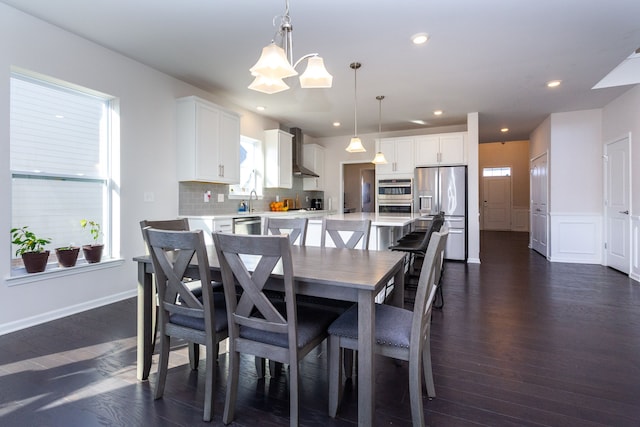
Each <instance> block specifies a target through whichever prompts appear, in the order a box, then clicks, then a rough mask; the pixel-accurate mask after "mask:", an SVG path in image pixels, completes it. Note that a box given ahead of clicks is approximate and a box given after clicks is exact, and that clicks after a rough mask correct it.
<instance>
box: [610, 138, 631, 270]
mask: <svg viewBox="0 0 640 427" xmlns="http://www.w3.org/2000/svg"><path fill="white" fill-rule="evenodd" d="M605 150H606V156H605V182H606V190H605V191H606V194H605V233H606V249H605V254H606V258H607V259H606V264H607V265H608V266H609V267H612V268H615V269H616V270H620V271H622V272H624V273H627V274H629V266H630V263H631V254H630V249H631V232H630V229H631V226H630V219H629V209H630V206H631V200H630V198H631V189H630V186H631V180H630V177H631V171H630V162H629V138H628V137H625V138H622V139H619V140H617V141H615V142H612V143H610V144H607V145H606V147H605Z"/></svg>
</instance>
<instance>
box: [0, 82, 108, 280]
mask: <svg viewBox="0 0 640 427" xmlns="http://www.w3.org/2000/svg"><path fill="white" fill-rule="evenodd" d="M10 102H11V117H10V126H11V130H10V157H11V158H10V162H11V176H12V184H11V185H12V187H11V190H12V197H11V207H12V210H11V215H12V217H11V226H12V228H13V227H22V226H28V227H29V229H30V230H31V231H33V232H34V233H36V235H38V237H43V238H49V239H51V243H50V244H49V245H48V246H47V249H49V250H52V249H53V248H56V247H62V246H70V245H73V246H81V245H83V244H89V243H92V240H91V236H90V234H89V232H88V230H86V229H82V228H81V226H80V220H81V219H88V220H93V221H96V222H99V223H100V225H101V228H102V233H103V234H102V236H101V239H100V242H101V243H104V244H105V248H104V252H103V257H105V258H109V257H111V255H112V247H113V245H112V240H111V229H112V228H111V217H112V212H111V208H112V190H113V187H114V186H113V177H112V171H113V170H114V165H113V163H112V161H111V160H112V159H111V155H110V154H111V148H112V141H113V140H114V138H113V135H115V134H117V129H115V128H116V126H115V125H114V123H117V120H115V119H116V117H117V115H116V114H115V108H116V101H115V100H114V99H113V98H112V97H109V96H106V95H102V94H98V93H96V92H94V91H91V90H87V89H84V88H78V87H76V86H72V85H70V84H66V83H61V82H57V81H56V82H53V81H52V80H50V79H46V78H42V77H40V76H38V77H34V76H31V75H27V74H23V73H16V72H14V73H12V74H11V96H10ZM15 250H16V248H15V247H14V248H12V252H11V253H12V256H13V257H15ZM81 256H82V255H81ZM55 261H56V260H55V254H54V253H53V251H52V255H51V256H50V258H49V262H50V263H51V262H55ZM12 265H13V266H14V267H17V266H21V265H22V262H21V260H20V259H19V258H16V259H14V260H13V263H12ZM18 274H19V272H18Z"/></svg>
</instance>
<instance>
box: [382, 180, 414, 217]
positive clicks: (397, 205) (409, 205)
mask: <svg viewBox="0 0 640 427" xmlns="http://www.w3.org/2000/svg"><path fill="white" fill-rule="evenodd" d="M377 204H378V213H379V214H390V213H393V214H407V215H410V214H411V213H412V212H413V180H412V179H411V178H396V179H380V180H378V197H377Z"/></svg>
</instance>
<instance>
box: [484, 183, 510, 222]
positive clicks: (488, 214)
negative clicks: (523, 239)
mask: <svg viewBox="0 0 640 427" xmlns="http://www.w3.org/2000/svg"><path fill="white" fill-rule="evenodd" d="M482 196H483V198H484V199H483V209H482V218H483V219H482V228H483V229H484V230H511V177H510V176H485V177H483V178H482Z"/></svg>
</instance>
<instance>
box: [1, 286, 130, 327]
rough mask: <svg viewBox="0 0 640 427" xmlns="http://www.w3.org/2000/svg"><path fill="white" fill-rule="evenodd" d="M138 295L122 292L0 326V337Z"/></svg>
mask: <svg viewBox="0 0 640 427" xmlns="http://www.w3.org/2000/svg"><path fill="white" fill-rule="evenodd" d="M137 294H138V292H137V290H136V289H132V290H130V291H126V292H121V293H119V294H114V295H109V296H107V297H104V298H99V299H96V300H92V301H86V302H84V303H82V304H76V305H72V306H69V307H64V308H62V309H60V310H54V311H49V312H47V313H42V314H39V315H37V316H32V317H29V318H25V319H20V320H19V321H15V322H10V323H5V324H4V325H0V335H4V334H8V333H10V332H15V331H19V330H21V329H25V328H29V327H31V326H36V325H39V324H41V323H46V322H50V321H52V320H56V319H60V318H62V317H66V316H70V315H72V314H76V313H80V312H83V311H87V310H91V309H93V308H98V307H102V306H103V305H107V304H112V303H114V302H118V301H122V300H124V299H127V298H131V297H134V296H136V295H137Z"/></svg>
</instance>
